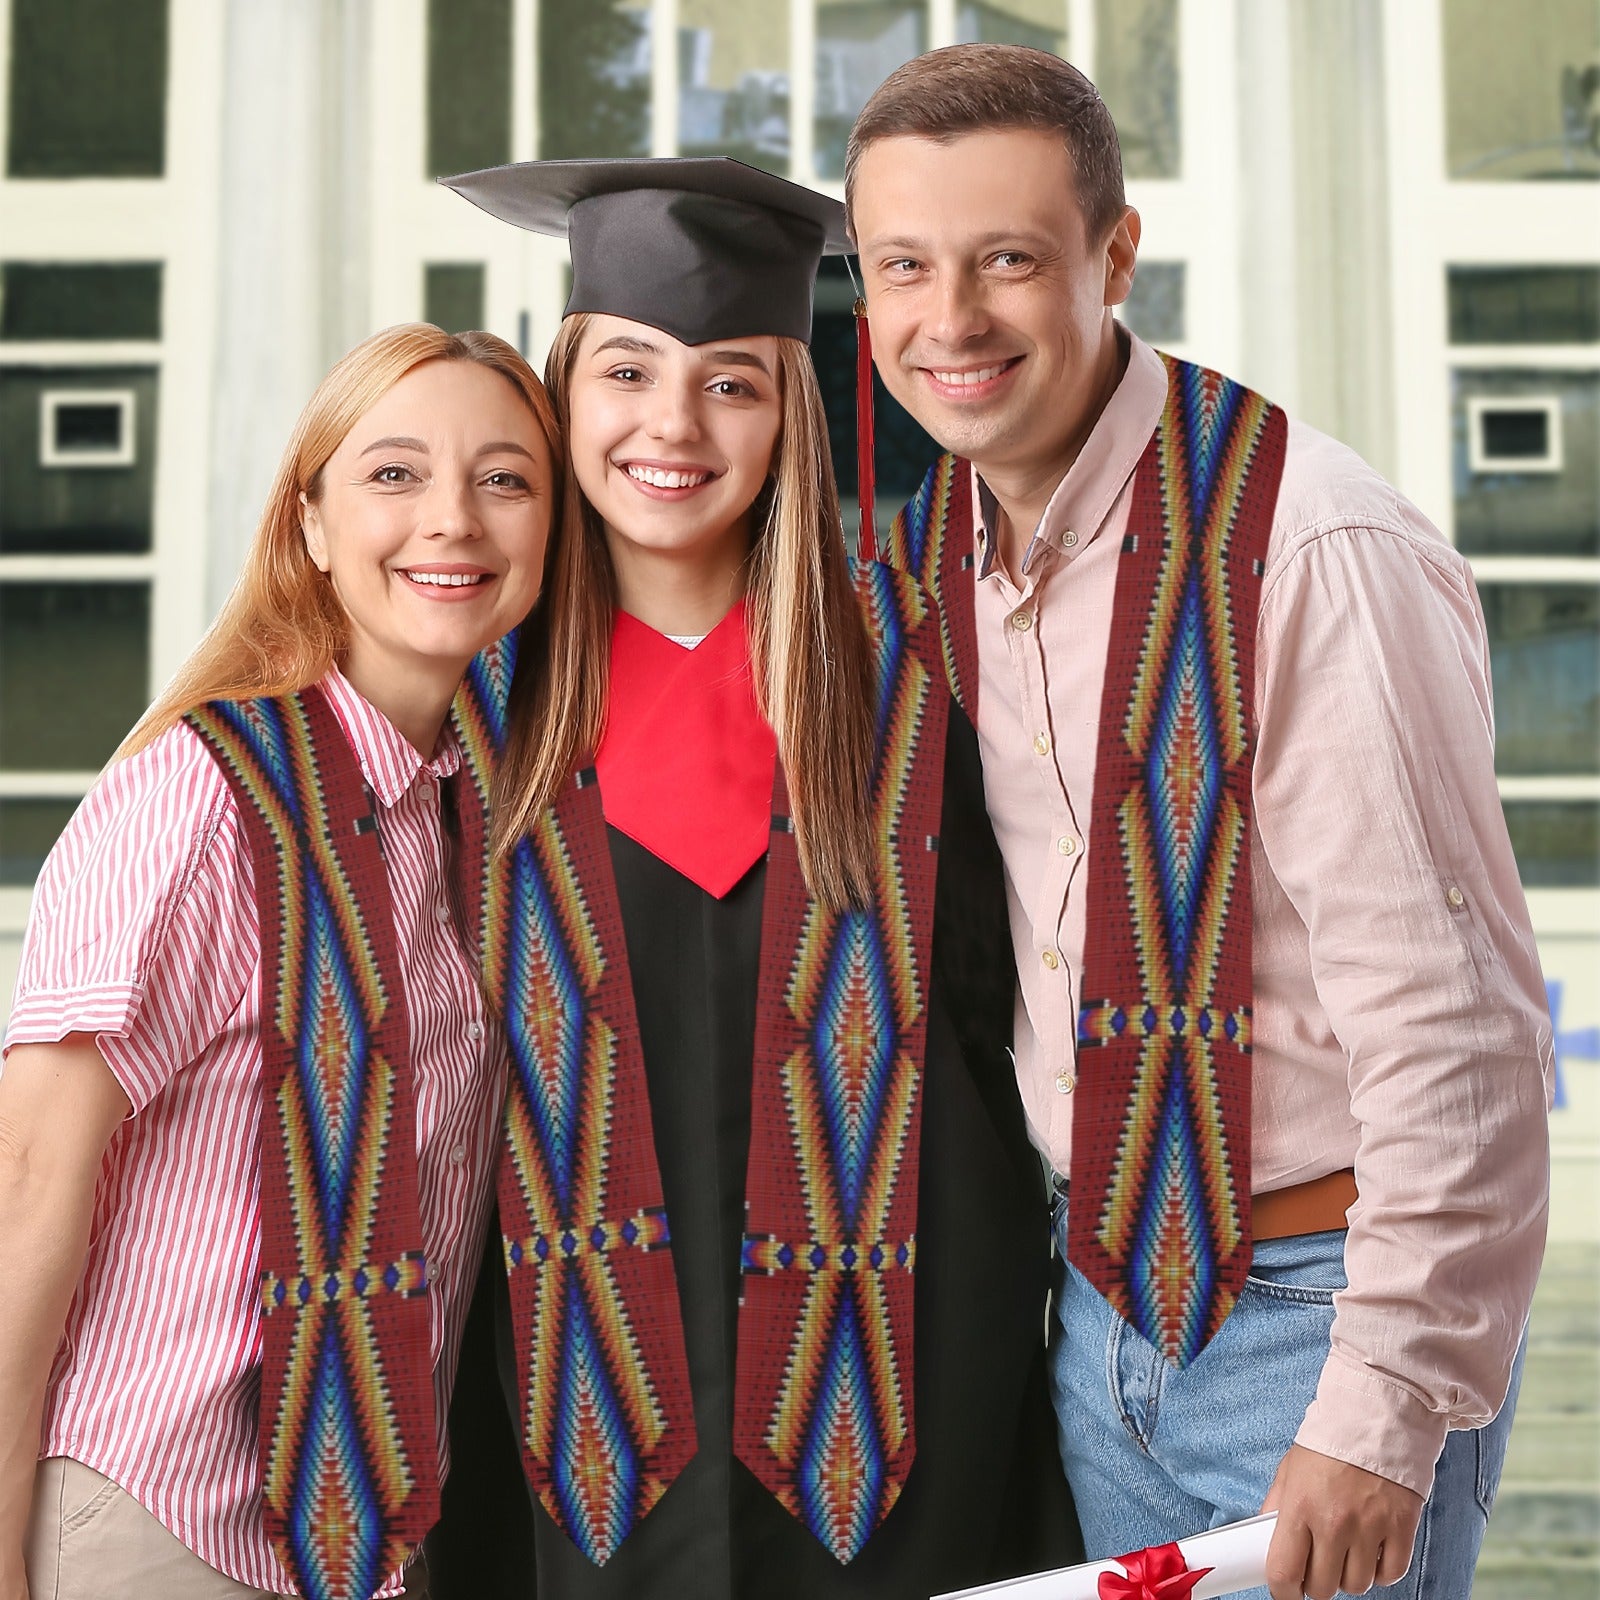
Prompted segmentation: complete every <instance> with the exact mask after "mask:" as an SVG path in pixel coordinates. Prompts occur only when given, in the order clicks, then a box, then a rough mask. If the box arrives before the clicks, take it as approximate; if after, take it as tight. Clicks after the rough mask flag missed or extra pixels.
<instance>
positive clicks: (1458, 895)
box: [1445, 884, 1467, 911]
mask: <svg viewBox="0 0 1600 1600" xmlns="http://www.w3.org/2000/svg"><path fill="white" fill-rule="evenodd" d="M1445 899H1446V900H1448V901H1449V902H1450V904H1451V906H1452V907H1453V908H1454V909H1455V910H1457V911H1459V910H1460V909H1461V908H1462V906H1464V905H1465V904H1466V903H1467V897H1466V896H1465V895H1464V894H1462V892H1461V891H1460V890H1459V889H1458V888H1456V886H1455V885H1454V884H1451V885H1450V892H1449V893H1448V894H1447V895H1446V896H1445Z"/></svg>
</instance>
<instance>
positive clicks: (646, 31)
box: [539, 0, 650, 160]
mask: <svg viewBox="0 0 1600 1600" xmlns="http://www.w3.org/2000/svg"><path fill="white" fill-rule="evenodd" d="M539 154H540V155H541V156H542V157H543V158H545V159H546V160H558V159H571V158H575V157H582V156H647V155H649V154H650V11H649V8H648V6H647V5H645V4H643V3H641V0H634V3H632V4H629V3H626V0H540V4H539Z"/></svg>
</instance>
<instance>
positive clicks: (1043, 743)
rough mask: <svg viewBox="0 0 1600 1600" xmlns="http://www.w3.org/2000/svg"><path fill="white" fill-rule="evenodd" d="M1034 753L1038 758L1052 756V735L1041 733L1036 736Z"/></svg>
mask: <svg viewBox="0 0 1600 1600" xmlns="http://www.w3.org/2000/svg"><path fill="white" fill-rule="evenodd" d="M1033 753H1034V754H1035V755H1036V756H1047V755H1049V754H1050V735H1049V734H1048V733H1040V734H1036V735H1035V736H1034V740H1033Z"/></svg>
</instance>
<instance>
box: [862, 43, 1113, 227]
mask: <svg viewBox="0 0 1600 1600" xmlns="http://www.w3.org/2000/svg"><path fill="white" fill-rule="evenodd" d="M989 128H1037V129H1039V130H1041V131H1042V132H1045V133H1054V134H1059V135H1060V137H1061V141H1062V143H1063V144H1064V145H1065V146H1066V148H1067V154H1068V155H1069V156H1070V157H1071V158H1072V167H1073V174H1074V176H1075V178H1076V179H1077V186H1078V203H1079V204H1080V205H1081V206H1082V207H1083V215H1084V221H1085V222H1086V223H1087V224H1088V228H1089V235H1090V237H1091V238H1094V239H1098V238H1099V237H1100V236H1101V235H1102V234H1104V233H1106V232H1107V231H1108V230H1109V229H1110V228H1111V226H1112V225H1113V224H1114V223H1115V222H1116V221H1117V219H1118V218H1119V217H1120V216H1121V215H1122V209H1123V206H1124V204H1125V203H1126V202H1125V201H1124V198H1123V190H1122V147H1121V146H1120V145H1119V144H1118V143H1117V130H1116V127H1115V125H1114V124H1113V123H1112V121H1111V113H1110V112H1109V111H1107V110H1106V103H1105V101H1104V100H1102V99H1101V98H1100V91H1099V90H1098V89H1096V88H1095V86H1094V85H1093V84H1092V83H1090V82H1089V80H1088V79H1087V78H1086V77H1084V75H1083V74H1082V73H1081V72H1079V71H1078V69H1077V68H1076V67H1074V66H1072V65H1071V64H1070V63H1069V62H1066V61H1063V60H1062V59H1061V57H1060V56H1053V55H1050V54H1049V53H1048V52H1046V51H1044V50H1030V49H1028V48H1027V47H1026V46H1024V45H1015V44H953V45H949V46H947V47H946V48H945V49H943V50H930V51H928V53H927V54H926V55H920V56H917V57H916V58H915V59H913V60H911V61H908V62H906V64H905V65H904V66H903V67H901V68H899V69H898V70H897V71H895V72H892V73H890V74H889V76H888V77H887V78H885V79H884V80H883V82H882V83H881V84H879V85H878V87H877V88H876V89H875V90H874V91H873V94H872V98H871V99H870V100H868V101H867V103H866V105H865V106H863V107H862V110H861V115H860V116H859V117H857V118H856V123H855V127H853V128H852V129H851V130H850V143H849V146H848V148H847V149H846V152H845V159H844V203H845V210H846V212H847V213H848V215H849V216H850V218H851V226H852V228H853V227H854V215H855V213H854V201H855V182H856V171H857V168H858V167H859V166H860V163H861V157H862V154H863V152H864V151H865V150H866V148H867V146H868V145H870V144H875V143H876V142H877V141H878V140H879V139H893V138H899V137H911V138H918V139H938V140H944V139H953V138H956V137H957V136H959V135H960V134H963V133H978V132H981V131H983V130H984V129H989ZM929 200H930V203H935V202H936V197H934V196H929Z"/></svg>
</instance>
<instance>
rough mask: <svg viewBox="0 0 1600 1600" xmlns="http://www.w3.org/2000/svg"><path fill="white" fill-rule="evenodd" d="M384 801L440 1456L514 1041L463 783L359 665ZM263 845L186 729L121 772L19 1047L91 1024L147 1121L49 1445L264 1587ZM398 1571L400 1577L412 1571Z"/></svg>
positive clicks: (87, 809)
mask: <svg viewBox="0 0 1600 1600" xmlns="http://www.w3.org/2000/svg"><path fill="white" fill-rule="evenodd" d="M323 687H324V688H325V689H326V691H327V692H328V695H329V698H330V700H331V701H332V703H333V707H334V710H335V712H336V713H337V714H338V717H339V721H340V723H341V725H342V726H343V728H344V731H345V734H346V737H347V738H348V739H349V740H350V743H351V746H352V748H353V749H354V750H355V752H356V754H357V756H358V757H359V759H360V762H361V768H362V771H363V773H364V775H365V777H366V780H367V782H368V784H369V785H370V786H371V788H372V790H373V792H374V794H375V795H376V796H377V798H378V800H379V802H380V805H381V807H382V811H381V815H380V824H381V827H382V830H383V844H384V860H385V864H386V866H387V868H388V873H389V881H390V888H391V890H392V892H393V896H394V912H395V923H396V933H397V935H398V943H399V949H400V960H401V966H402V970H403V973H404V978H405V993H406V1009H407V1013H408V1018H409V1022H410V1033H411V1064H412V1070H413V1073H414V1075H415V1092H416V1107H417V1162H418V1181H419V1188H420V1199H421V1211H422V1228H423V1237H424V1243H425V1246H426V1249H427V1253H428V1259H429V1262H430V1264H431V1266H432V1269H433V1273H432V1275H433V1280H434V1284H435V1292H434V1294H433V1296H432V1298H431V1300H430V1302H429V1305H430V1311H431V1344H432V1353H433V1361H434V1397H435V1401H436V1404H437V1407H438V1416H439V1421H440V1426H439V1463H440V1472H441V1475H442V1474H443V1472H444V1470H445V1467H446V1465H447V1460H446V1450H445V1435H444V1425H443V1424H444V1418H445V1416H446V1413H447V1411H448V1408H449V1400H450V1388H451V1384H452V1381H453V1378H454V1374H455V1363H456V1355H457V1352H458V1350H459V1348H460V1342H461V1331H462V1326H463V1324H464V1322H465V1320H466V1312H467V1304H468V1301H469V1299H470V1298H471V1290H472V1283H473V1279H474V1276H475V1273H476V1269H477V1264H478V1260H479V1254H478V1252H479V1242H480V1240H481V1238H482V1230H483V1228H484V1225H485V1223H486V1220H487V1215H488V1207H489V1199H490V1188H491V1185H490V1182H489V1175H490V1173H491V1171H492V1163H493V1160H494V1156H495V1152H496V1149H497V1141H498V1130H499V1110H500V1097H501V1092H502V1087H503V1063H504V1060H505V1046H504V1036H503V1033H502V1031H501V1029H500V1028H499V1026H498V1024H497V1023H496V1021H495V1020H494V1019H493V1018H492V1017H491V1016H490V1015H489V1014H488V1013H487V1012H486V1010H485V1006H484V1002H483V999H482V996H481V991H480V989H479V986H478V980H477V974H476V970H475V966H474V962H473V960H472V958H471V957H470V956H469V954H468V953H467V951H466V950H464V949H463V946H462V943H461V941H460V939H459V937H458V936H457V933H456V929H455V925H454V923H453V921H452V918H451V913H450V910H449V899H448V896H447V893H446V883H445V879H444V860H445V856H444V837H443V833H442V830H441V825H440V814H439V782H440V780H441V779H444V778H448V777H449V776H450V775H451V774H452V773H454V772H455V771H456V770H457V768H458V767H459V765H460V760H461V755H460V750H459V749H458V748H457V746H456V745H455V744H454V742H453V741H452V740H451V739H450V738H449V736H448V735H447V736H446V738H445V739H444V740H443V741H442V743H441V746H440V750H439V753H438V754H437V755H436V756H435V758H434V759H433V760H431V761H424V760H423V759H422V758H421V757H420V756H419V755H418V754H417V752H416V751H415V750H414V749H413V748H412V747H411V746H410V745H409V744H408V743H407V742H406V740H405V739H404V738H403V737H402V736H401V735H400V734H399V732H397V731H396V729H395V728H394V726H393V725H392V724H391V723H390V722H389V721H388V720H387V718H385V717H384V716H383V715H382V714H381V713H380V712H378V711H377V710H376V709H375V708H374V707H373V706H371V705H370V704H368V702H367V701H366V700H364V699H363V698H362V697H361V696H360V695H359V694H357V693H356V691H355V690H354V689H353V688H352V687H351V686H350V684H349V683H347V682H346V681H345V679H344V678H343V677H342V676H341V675H340V674H339V673H338V672H332V673H330V674H329V676H328V677H327V678H326V679H325V680H324V683H323ZM253 882H254V879H253V874H252V871H251V864H250V855H249V849H248V846H247V844H246V842H245V838H244V833H243V830H242V828H241V825H240V819H239V815H238V811H237V809H236V807H235V804H234V800H233V797H232V794H231V792H230V790H229V788H228V785H227V782H226V780H225V779H224V778H223V776H222V773H221V770H220V769H219V768H218V766H217V765H216V763H215V761H214V760H213V759H212V758H211V756H210V755H209V754H208V753H207V752H206V750H205V748H204V746H203V745H202V744H201V743H200V741H199V739H198V738H197V737H196V736H195V735H194V733H193V732H191V731H190V729H189V728H187V727H185V726H179V727H177V728H174V729H172V730H171V731H170V732H168V733H166V734H164V735H162V736H161V738H159V739H158V740H156V741H155V743H154V744H152V745H150V746H149V747H148V748H147V749H145V750H143V751H141V752H140V753H139V754H138V755H136V756H133V757H131V758H130V759H128V760H126V761H121V762H118V763H117V764H116V765H114V766H113V767H111V768H110V769H109V770H108V771H107V772H106V774H105V775H104V776H103V777H102V778H101V780H100V782H99V783H98V784H97V785H96V786H95V788H94V790H93V791H92V792H91V793H90V794H89V796H88V798H87V799H85V801H84V803H83V804H82V806H80V807H79V809H78V811H77V814H76V815H75V816H74V817H73V819H72V821H71V822H70V823H69V824H68V825H67V829H66V831H65V832H64V833H63V834H62V836H61V839H60V841H59V842H58V843H57V845H56V847H55V849H54V850H53V851H52V852H51V854H50V858H49V860H48V861H47V862H46V863H45V868H44V871H43V873H42V874H41V876H40V878H39V883H38V887H37V890H36V892H35V895H34V901H33V913H32V916H31V918H30V919H29V924H28V934H27V940H26V943H25V944H24V947H23V953H22V965H21V969H20V971H19V973H18V978H17V991H16V999H15V1002H14V1004H13V1006H12V1011H11V1018H10V1023H9V1025H8V1027H7V1029H6V1034H5V1047H6V1048H7V1049H9V1048H10V1047H11V1046H12V1045H17V1044H23V1043H49V1042H53V1041H56V1040H59V1039H62V1038H64V1037H65V1036H66V1035H67V1034H69V1033H92V1034H94V1035H95V1036H96V1038H97V1041H98V1043H99V1046H100V1049H101V1052H102V1053H103V1055H104V1056H105V1058H106V1061H107V1062H108V1063H109V1065H110V1067H111V1070H112V1072H113V1073H114V1074H115V1075H116V1078H117V1081H118V1083H120V1084H121V1086H122V1088H123V1090H124V1091H125V1092H126V1094H127V1096H128V1099H129V1100H130V1101H131V1102H132V1105H133V1112H132V1115H130V1116H129V1117H128V1119H127V1120H126V1121H125V1122H124V1123H123V1124H122V1126H121V1128H120V1129H119V1130H118V1132H117V1133H116V1135H115V1136H114V1137H113V1139H112V1141H111V1144H110V1146H109V1148H108V1149H107V1151H106V1156H105V1162H104V1165H103V1167H102V1169H101V1176H100V1184H99V1189H98V1192H97V1195H96V1201H95V1213H94V1221H93V1230H92V1233H91V1235H90V1246H89V1257H88V1262H87V1265H86V1267H85V1269H84V1275H83V1279H82V1281H81V1282H80V1284H79V1286H78V1290H77V1293H76V1295H75V1296H74V1298H73V1301H72V1305H71V1308H70V1310H69V1311H68V1313H67V1322H66V1329H65V1332H64V1335H63V1338H62V1341H61V1347H60V1350H59V1351H58V1353H57V1356H56V1360H55V1364H54V1366H53V1368H52V1369H51V1373H50V1378H49V1387H48V1390H47V1392H46V1397H45V1412H44V1432H43V1437H42V1441H41V1446H40V1456H41V1458H42V1457H44V1456H53V1455H64V1456H70V1457H72V1458H73V1459H74V1460H76V1461H80V1462H82V1463H83V1464H84V1465H85V1466H88V1467H92V1468H94V1469H95V1470H96V1471H98V1472H101V1473H104V1474H105V1475H106V1476H107V1477H109V1478H111V1479H113V1480H114V1481H115V1482H116V1483H118V1484H120V1485H121V1486H122V1487H123V1488H124V1489H125V1490H127V1491H128V1493H129V1494H131V1495H132V1496H133V1497H134V1498H135V1499H137V1500H138V1501H139V1502H140V1503H141V1504H142V1505H144V1506H145V1507H147V1508H148V1509H149V1510H150V1511H151V1512H152V1513H153V1514H154V1515H155V1516H156V1517H157V1518H159V1519H160V1521H161V1522H162V1523H163V1524H164V1525H165V1526H166V1527H168V1528H169V1529H171V1530H172V1532H173V1533H175V1534H176V1535H177V1536H178V1537H179V1538H180V1539H181V1540H182V1541H183V1542H184V1543H185V1544H186V1545H187V1546H188V1547H189V1548H190V1549H191V1550H193V1551H194V1552H195V1554H197V1555H198V1556H200V1557H201V1558H202V1559H203V1560H205V1561H207V1562H208V1563H210V1565H212V1566H214V1567H216V1568H218V1569H219V1570H220V1571H222V1572H224V1573H226V1574H227V1575H228V1576H229V1577H230V1578H233V1579H235V1580H236V1581H238V1582H240V1583H245V1584H249V1585H252V1586H254V1587H256V1588H262V1589H272V1590H276V1591H277V1592H279V1593H283V1594H291V1593H293V1592H294V1585H293V1583H292V1582H291V1580H290V1578H289V1576H288V1574H287V1572H286V1571H285V1569H284V1567H283V1566H282V1564H281V1563H280V1562H279V1561H278V1559H277V1557H276V1555H275V1554H274V1552H273V1550H272V1547H271V1545H270V1543H269V1542H268V1539H267V1535H266V1530H265V1527H264V1525H263V1520H262V1514H261V1487H260V1483H261V1480H260V1465H259V1452H258V1450H257V1444H256V1414H257V1409H258V1396H259V1391H260V1378H261V1373H260V1363H261V1335H260V1332H259V1329H258V1326H257V1311H256V1306H257V1299H256V1295H257V1290H256V1273H257V1264H258V1259H259V1251H260V1227H261V1219H260V1210H259V1202H260V1172H259V1145H258V1138H259V1125H260V1117H261V1047H260V1043H259V1040H258V1032H257V1027H258V1021H259V1016H260V971H261V965H260V942H259V937H258V932H257V927H256V914H255V899H254V890H253ZM397 1579H398V1575H395V1576H394V1577H392V1578H391V1579H390V1581H389V1582H388V1583H387V1584H386V1585H385V1587H384V1588H383V1589H382V1590H381V1591H380V1592H381V1593H383V1594H392V1593H394V1592H396V1590H397V1588H398V1586H399V1585H398V1581H397Z"/></svg>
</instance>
